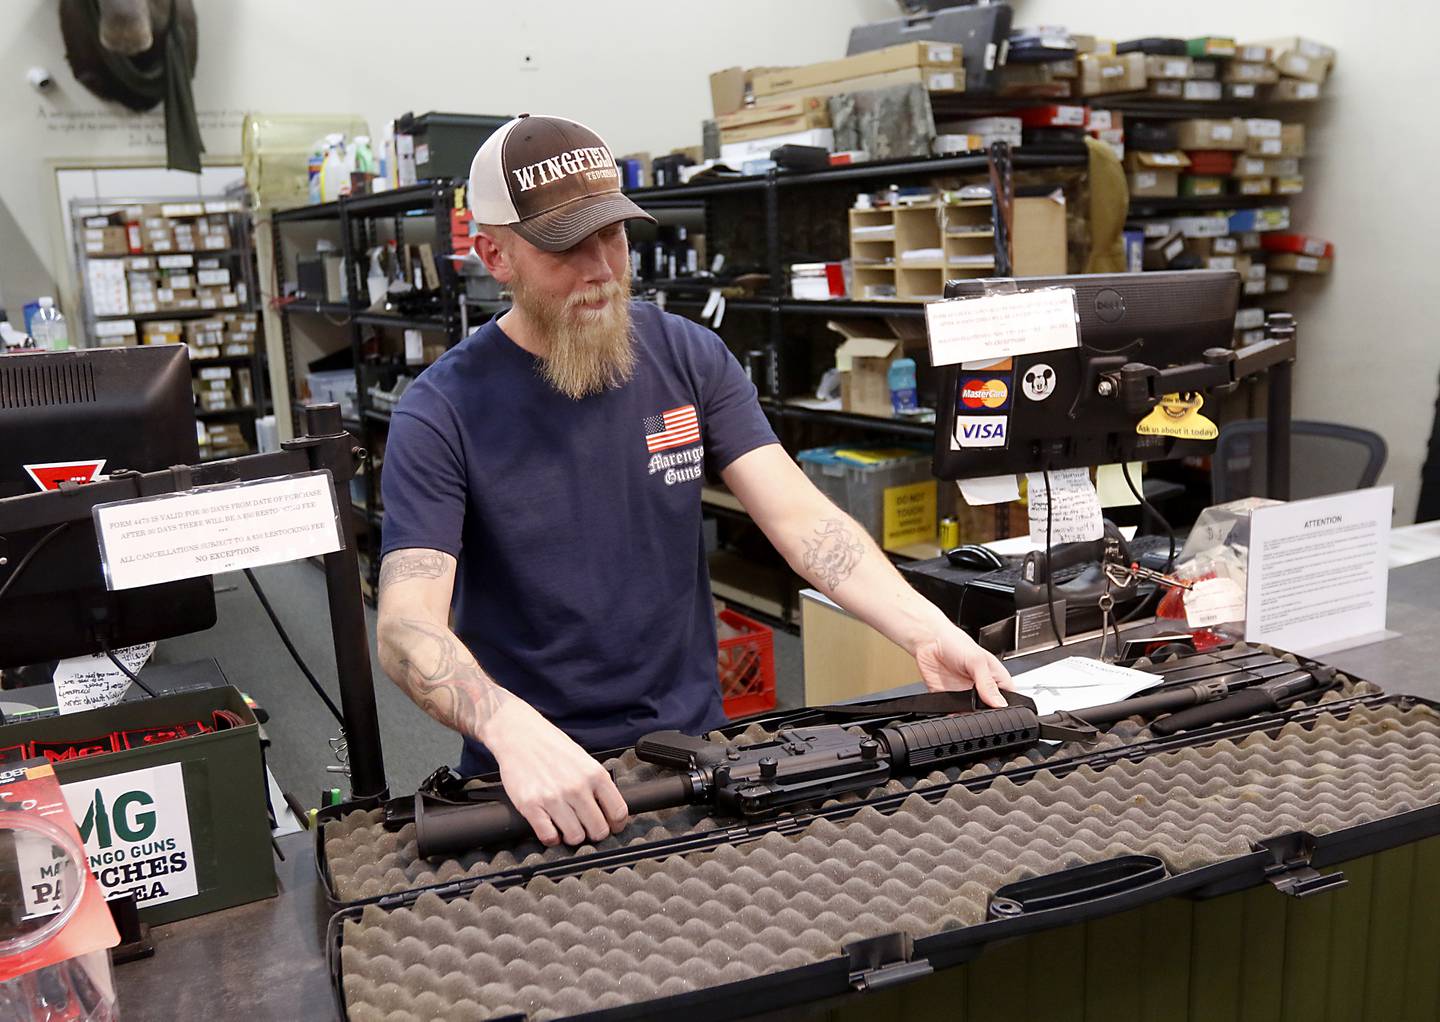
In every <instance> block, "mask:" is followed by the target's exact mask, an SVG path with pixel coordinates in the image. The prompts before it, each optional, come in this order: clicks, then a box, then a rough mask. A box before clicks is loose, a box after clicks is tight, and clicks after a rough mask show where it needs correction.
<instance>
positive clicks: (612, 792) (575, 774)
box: [477, 699, 630, 846]
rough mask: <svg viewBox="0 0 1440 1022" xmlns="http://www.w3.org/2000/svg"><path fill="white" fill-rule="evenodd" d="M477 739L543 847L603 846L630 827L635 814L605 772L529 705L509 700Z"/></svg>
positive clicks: (513, 802)
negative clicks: (587, 842)
mask: <svg viewBox="0 0 1440 1022" xmlns="http://www.w3.org/2000/svg"><path fill="white" fill-rule="evenodd" d="M477 737H479V738H480V740H481V741H482V742H484V743H485V746H486V747H487V748H488V749H489V750H490V752H491V753H492V754H493V755H494V756H495V761H496V762H497V763H498V764H499V765H500V781H501V783H502V784H504V786H505V793H506V794H507V795H509V796H510V801H511V803H512V804H513V805H514V806H515V809H516V810H517V811H518V812H519V813H520V815H522V816H524V817H525V819H526V820H527V821H529V823H530V826H531V828H532V829H533V830H534V831H535V836H536V837H538V838H539V839H540V841H541V843H542V844H545V845H547V846H548V845H557V844H559V843H560V841H561V840H564V842H565V843H566V844H568V845H582V844H584V843H585V842H586V840H587V839H588V840H589V841H591V842H596V841H602V840H604V839H605V838H607V837H609V836H610V835H611V834H612V833H618V832H619V831H620V829H621V828H622V827H624V826H625V821H626V820H627V819H628V818H629V816H630V810H629V809H628V808H627V807H626V805H625V799H624V798H623V797H622V796H621V794H620V790H619V789H618V788H616V787H615V782H614V781H613V780H611V779H610V775H609V774H608V773H606V771H605V768H604V767H603V766H601V765H600V764H599V762H597V761H596V760H595V759H594V757H592V756H591V755H589V754H588V753H587V752H586V751H585V750H584V749H582V748H580V746H578V745H576V744H575V742H574V740H572V739H571V738H570V737H569V736H568V735H566V734H565V732H563V731H561V730H560V729H559V728H557V727H556V726H555V725H554V724H551V723H550V722H549V721H548V720H546V719H545V718H544V717H542V716H541V715H540V714H539V713H538V712H536V710H535V709H534V708H533V707H531V706H530V705H529V704H528V703H526V702H525V701H523V700H521V699H507V700H505V701H504V702H503V703H502V704H501V706H500V707H499V708H498V709H497V710H496V712H495V714H494V715H493V716H492V717H491V718H490V720H489V721H488V722H487V724H486V726H485V728H484V734H482V735H479V736H477Z"/></svg>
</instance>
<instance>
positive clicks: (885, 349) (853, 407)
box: [835, 337, 904, 418]
mask: <svg viewBox="0 0 1440 1022" xmlns="http://www.w3.org/2000/svg"><path fill="white" fill-rule="evenodd" d="M903 354H904V346H903V345H902V344H901V342H900V340H899V339H898V338H894V337H849V338H847V339H846V340H844V341H842V342H841V343H840V346H839V347H837V348H836V349H835V366H836V368H837V369H839V370H840V409H841V411H846V412H855V413H856V414H858V415H879V416H884V417H885V418H889V417H890V416H891V415H893V414H894V409H893V407H892V405H891V404H890V375H889V374H890V363H892V362H894V361H895V360H896V359H897V358H899V357H900V356H901V355H903Z"/></svg>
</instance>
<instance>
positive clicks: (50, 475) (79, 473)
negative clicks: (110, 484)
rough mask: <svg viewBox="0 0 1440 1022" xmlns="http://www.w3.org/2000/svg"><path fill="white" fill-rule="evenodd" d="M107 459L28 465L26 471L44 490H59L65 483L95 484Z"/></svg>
mask: <svg viewBox="0 0 1440 1022" xmlns="http://www.w3.org/2000/svg"><path fill="white" fill-rule="evenodd" d="M104 467H105V459H104V458H101V459H100V460H99V461H48V462H45V463H44V464H41V465H26V466H25V471H26V472H29V473H30V478H31V479H33V480H35V485H36V486H38V487H40V489H42V490H58V489H60V484H61V483H63V482H72V483H93V482H94V481H95V477H96V476H98V475H99V474H100V470H101V469H102V468H104Z"/></svg>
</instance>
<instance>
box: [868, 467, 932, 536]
mask: <svg viewBox="0 0 1440 1022" xmlns="http://www.w3.org/2000/svg"><path fill="white" fill-rule="evenodd" d="M935 496H936V494H935V484H934V482H925V483H910V484H909V485H908V486H887V487H885V500H884V518H883V525H882V530H881V531H882V533H883V539H882V541H881V544H880V545H881V546H883V547H884V548H885V549H886V550H896V549H899V548H900V547H906V546H909V545H911V544H912V543H926V542H931V541H933V540H934V539H935V535H936V531H937V529H938V523H937V522H936V521H935Z"/></svg>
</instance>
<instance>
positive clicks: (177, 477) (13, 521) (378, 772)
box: [0, 404, 387, 801]
mask: <svg viewBox="0 0 1440 1022" xmlns="http://www.w3.org/2000/svg"><path fill="white" fill-rule="evenodd" d="M304 424H305V435H304V436H299V437H296V438H295V439H294V440H287V441H285V442H284V443H283V444H282V445H281V447H282V448H283V449H282V450H280V451H276V452H273V453H268V454H249V455H245V456H244V457H240V458H229V459H225V460H221V461H210V462H205V463H204V464H201V465H179V466H176V467H174V468H167V469H161V470H160V471H158V472H130V471H123V472H116V473H114V474H113V475H111V476H110V477H109V478H108V479H103V480H99V481H97V482H93V483H84V484H72V483H61V484H60V488H59V489H58V490H47V491H44V492H40V493H27V494H23V495H21V496H18V497H9V498H6V499H3V500H0V536H3V535H5V534H7V533H10V532H24V531H28V530H31V529H43V528H46V527H52V526H55V525H59V524H61V523H63V522H79V521H83V522H88V521H90V520H91V519H90V512H91V510H92V509H93V508H94V507H95V506H96V505H97V504H108V503H111V502H112V501H117V500H131V499H133V498H135V497H148V496H154V495H160V494H166V493H178V492H182V491H184V490H188V489H191V488H193V487H196V486H212V485H217V484H222V483H236V482H246V481H250V480H259V479H268V478H271V477H273V476H283V475H293V474H296V473H299V472H314V471H318V470H320V469H328V470H329V472H330V478H331V484H332V487H333V489H334V491H335V504H336V507H338V508H340V509H341V513H340V523H341V530H342V536H343V538H344V540H345V542H344V545H343V546H342V547H341V548H340V549H339V550H336V551H334V552H333V553H328V554H326V555H325V556H324V563H325V589H326V594H327V596H328V598H329V605H330V629H331V632H332V639H333V641H334V646H335V667H336V672H337V674H338V676H339V681H340V712H341V716H342V717H344V719H345V741H346V744H347V746H348V749H349V756H350V791H351V796H352V798H354V799H356V800H376V801H378V800H380V799H383V798H385V797H386V795H387V788H386V784H385V762H384V757H383V755H382V753H381V748H380V720H379V716H378V714H377V711H376V708H375V684H374V680H373V677H372V675H371V672H370V648H369V643H368V640H367V635H368V633H367V630H366V628H365V607H364V604H363V602H362V599H361V595H360V568H359V561H358V559H357V556H356V552H355V524H354V520H353V516H352V515H351V514H349V513H348V508H349V504H350V496H349V481H350V478H351V477H352V476H353V475H354V474H355V471H356V469H357V468H358V467H359V466H360V464H361V463H362V462H363V461H364V459H365V457H366V454H365V450H364V448H361V447H359V446H357V445H356V444H355V439H354V437H352V436H351V435H350V434H349V433H347V432H346V431H345V428H344V427H343V426H342V425H341V421H340V406H339V405H335V404H323V405H310V406H308V407H306V408H305V410H304Z"/></svg>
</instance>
